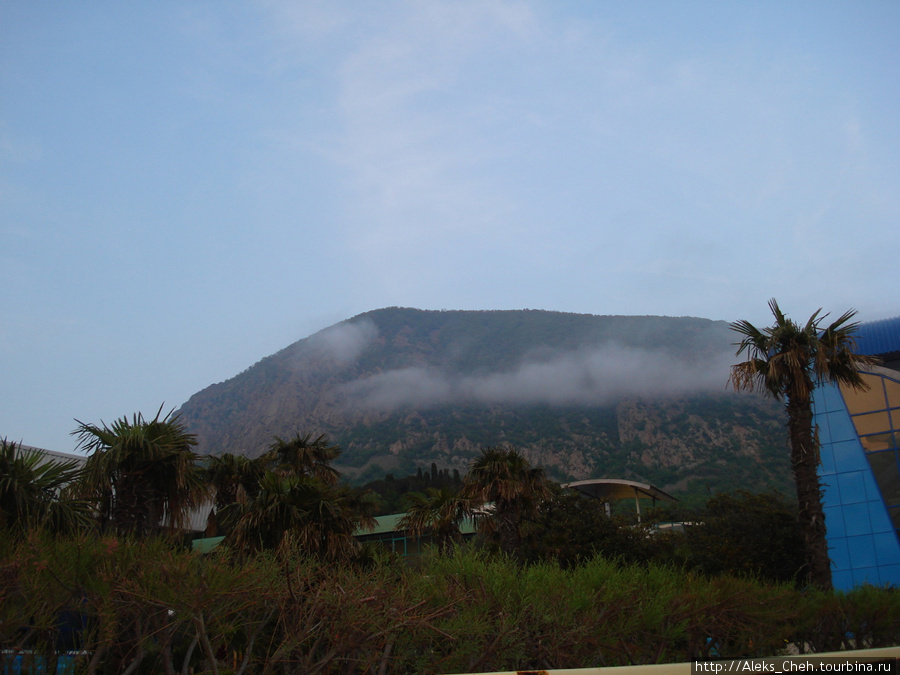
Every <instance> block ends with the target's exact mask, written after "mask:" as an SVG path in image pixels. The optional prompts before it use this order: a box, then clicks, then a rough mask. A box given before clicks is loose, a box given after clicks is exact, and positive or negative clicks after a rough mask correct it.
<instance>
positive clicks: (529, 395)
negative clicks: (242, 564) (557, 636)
mask: <svg viewBox="0 0 900 675" xmlns="http://www.w3.org/2000/svg"><path fill="white" fill-rule="evenodd" d="M731 335H732V334H731V331H730V330H729V328H728V324H727V323H726V322H724V321H714V320H711V319H702V318H697V317H658V316H629V315H626V316H609V315H591V314H573V313H566V312H553V311H549V310H484V311H469V310H419V309H415V308H401V307H389V308H383V309H379V310H372V311H369V312H365V313H362V314H358V315H356V316H354V317H352V318H350V319H347V320H345V321H342V322H339V323H337V324H334V325H333V326H330V327H328V328H325V329H323V330H322V331H318V332H317V333H314V334H312V335H310V336H308V337H306V338H302V339H300V340H298V341H296V342H294V343H292V344H291V345H288V346H287V347H285V348H284V349H282V350H279V351H278V352H275V353H274V354H271V355H269V356H267V357H264V358H263V359H261V360H260V361H258V362H257V363H255V364H254V365H252V366H250V367H249V368H247V369H246V370H244V371H243V372H241V373H239V374H238V375H236V376H234V377H232V378H229V379H228V380H225V381H223V382H220V383H217V384H213V385H210V386H209V387H206V388H204V389H203V390H201V391H200V392H197V393H196V394H195V395H194V396H192V397H191V398H190V399H189V400H188V401H187V402H186V403H185V404H184V405H183V406H182V408H181V411H180V412H181V414H182V419H183V420H184V421H185V423H186V424H187V426H188V428H189V429H190V430H191V431H192V432H193V433H196V434H197V436H198V439H199V441H200V444H199V446H198V449H199V451H200V452H202V453H212V454H218V453H221V452H234V453H242V454H247V455H249V456H256V455H258V454H260V453H261V452H262V451H263V450H264V449H265V447H266V446H267V445H268V444H269V443H270V442H271V439H272V437H273V436H282V437H284V436H290V435H293V434H294V433H297V432H302V433H314V434H319V433H324V434H327V435H328V436H329V437H330V438H331V439H332V440H333V441H334V442H336V443H337V444H339V445H340V446H341V447H342V448H343V449H344V454H343V455H342V457H341V458H340V465H339V468H341V470H342V471H344V473H345V474H346V475H347V476H348V477H350V478H352V479H356V480H362V479H364V478H372V477H381V476H383V475H384V473H386V472H388V471H395V472H402V471H412V472H414V471H415V469H416V467H419V466H424V467H425V468H427V467H429V466H430V464H431V463H432V462H435V463H437V464H438V466H440V467H441V468H457V469H460V470H464V469H465V468H466V466H467V464H468V461H470V459H471V457H472V456H473V455H474V454H475V453H477V451H478V448H479V447H481V446H484V445H494V444H500V443H510V444H514V445H516V446H517V447H519V448H520V450H522V451H523V453H524V454H525V455H526V456H528V457H529V459H531V460H532V461H534V462H536V463H538V464H541V465H543V466H545V467H546V468H547V469H548V471H549V472H550V473H551V474H552V475H554V476H555V477H557V478H559V479H580V478H588V477H597V474H598V473H604V474H608V473H609V472H615V473H616V474H617V475H615V476H607V477H626V478H639V479H647V480H650V479H652V480H655V481H656V482H658V483H660V484H664V485H668V486H672V485H679V484H687V483H691V481H694V482H695V483H696V482H697V481H701V482H703V481H706V482H710V481H712V483H714V484H715V485H717V486H724V485H727V484H731V483H734V482H736V481H739V482H742V483H743V484H747V485H751V486H756V487H758V488H759V489H765V488H767V487H772V488H775V489H779V490H786V489H787V488H788V487H789V482H790V479H789V471H787V464H786V454H785V453H784V452H783V449H784V445H783V444H784V436H785V432H784V426H783V423H782V421H781V419H780V416H779V413H780V409H779V408H778V406H777V405H775V404H774V403H773V402H772V401H769V400H766V399H761V398H759V397H755V396H748V395H740V396H739V395H736V394H734V393H731V392H729V391H727V390H726V387H725V385H726V382H727V373H728V365H729V364H730V362H731V361H733V358H734V348H733V346H732V337H731ZM723 461H724V464H723ZM729 466H733V467H738V469H739V470H737V469H736V474H735V476H729V475H728V473H729V472H728V468H729Z"/></svg>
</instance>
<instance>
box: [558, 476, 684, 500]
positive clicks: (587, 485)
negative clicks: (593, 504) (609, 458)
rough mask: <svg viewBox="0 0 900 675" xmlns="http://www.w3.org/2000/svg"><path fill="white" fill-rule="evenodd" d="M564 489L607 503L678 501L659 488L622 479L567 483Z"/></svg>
mask: <svg viewBox="0 0 900 675" xmlns="http://www.w3.org/2000/svg"><path fill="white" fill-rule="evenodd" d="M563 487H570V488H574V489H576V490H578V491H579V492H582V493H584V494H586V495H588V496H590V497H594V498H596V499H602V500H605V501H613V500H618V499H635V498H636V499H659V500H661V501H665V502H677V501H678V500H677V499H676V498H675V497H673V496H672V495H670V494H669V493H668V492H663V491H662V490H660V489H659V488H658V487H654V486H652V485H648V484H647V483H638V482H637V481H633V480H624V479H621V478H591V479H589V480H579V481H575V482H574V483H567V484H566V485H564V486H563Z"/></svg>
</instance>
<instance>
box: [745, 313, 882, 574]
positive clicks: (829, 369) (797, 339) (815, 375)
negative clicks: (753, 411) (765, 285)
mask: <svg viewBox="0 0 900 675" xmlns="http://www.w3.org/2000/svg"><path fill="white" fill-rule="evenodd" d="M769 308H770V309H771V310H772V314H773V315H774V317H775V323H774V324H773V325H772V326H769V327H767V328H763V329H759V328H756V327H755V326H754V325H753V324H751V323H750V322H748V321H743V320H741V321H735V322H734V323H732V324H730V327H731V329H732V330H734V331H735V332H737V333H738V334H740V335H741V336H742V338H741V341H740V342H738V343H735V346H737V347H738V350H737V355H738V356H741V355H742V354H746V356H747V360H746V361H744V362H742V363H738V364H736V365H734V366H732V369H731V377H730V381H731V383H732V385H733V386H734V388H735V389H736V390H739V391H740V390H745V391H762V392H764V393H767V394H769V395H771V396H773V397H775V398H776V399H777V400H779V401H783V402H784V404H785V409H786V411H787V416H788V435H789V438H790V446H791V468H792V470H793V473H794V482H795V483H796V486H797V504H798V522H799V524H800V529H801V531H802V532H803V541H804V546H805V551H806V561H807V564H808V566H809V577H810V581H811V582H812V583H813V584H815V585H816V586H818V587H820V588H822V589H830V588H832V584H831V563H830V560H829V558H828V544H827V542H826V539H825V516H824V512H823V510H822V487H821V484H820V483H819V476H818V466H819V441H818V436H817V434H816V433H815V430H814V429H813V413H812V393H813V390H814V389H815V387H816V386H817V385H819V384H824V383H833V384H845V385H849V386H851V387H853V388H856V389H865V387H866V385H865V383H864V382H863V379H862V377H861V376H860V374H859V370H860V368H863V367H866V366H870V365H874V364H875V363H877V360H876V359H873V358H871V357H868V356H863V355H860V354H857V353H855V351H854V347H855V343H854V340H853V333H854V332H855V330H856V328H857V327H858V326H859V323H858V322H852V321H851V319H852V318H853V317H854V316H855V315H856V312H855V311H854V310H850V311H847V312H845V313H844V314H842V315H841V316H840V317H839V318H838V319H837V320H836V321H834V322H833V323H831V324H829V325H828V326H826V327H825V328H822V322H823V321H824V320H825V318H826V317H827V316H828V315H827V314H824V315H822V314H821V312H822V310H821V309H819V310H817V311H816V312H815V313H814V314H813V315H812V316H811V317H810V318H809V320H808V321H807V322H806V324H804V325H802V326H801V325H800V324H798V323H796V322H794V321H793V320H791V319H789V318H787V317H786V316H785V315H784V313H782V311H781V309H780V308H779V307H778V303H777V302H776V301H775V299H774V298H773V299H772V300H770V301H769Z"/></svg>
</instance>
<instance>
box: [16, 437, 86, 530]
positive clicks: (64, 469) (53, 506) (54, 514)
mask: <svg viewBox="0 0 900 675" xmlns="http://www.w3.org/2000/svg"><path fill="white" fill-rule="evenodd" d="M80 473H81V472H80V470H79V468H78V462H77V461H74V460H72V461H59V460H54V459H52V458H50V457H47V456H45V455H43V453H41V452H37V451H30V450H23V449H22V448H21V447H20V446H19V445H18V444H16V443H13V442H9V441H7V440H6V439H5V438H3V439H0V527H5V528H8V531H15V532H18V533H21V532H24V531H25V530H27V529H29V528H32V527H47V528H50V529H51V530H53V531H56V532H66V531H70V530H72V529H74V528H76V527H85V526H87V525H88V524H89V523H90V522H91V518H90V508H89V506H90V505H89V504H88V503H87V502H86V501H83V500H78V499H73V498H72V497H71V496H69V495H67V494H66V493H65V491H66V488H67V487H69V486H70V485H71V484H72V483H73V482H74V481H76V480H77V479H78V477H79V474H80Z"/></svg>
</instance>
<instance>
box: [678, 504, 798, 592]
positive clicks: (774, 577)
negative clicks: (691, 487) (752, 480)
mask: <svg viewBox="0 0 900 675" xmlns="http://www.w3.org/2000/svg"><path fill="white" fill-rule="evenodd" d="M685 537H686V540H687V551H688V555H687V558H688V559H687V563H688V564H689V565H690V566H691V567H694V568H697V569H699V570H702V571H703V572H706V573H707V574H734V575H746V574H750V575H753V576H755V577H758V578H762V579H767V580H770V581H774V582H778V583H797V582H802V583H805V580H806V574H805V572H806V571H808V570H806V569H804V568H805V556H804V552H803V546H802V545H801V543H802V541H803V537H802V535H801V533H800V526H799V524H798V522H797V508H796V506H794V505H792V504H790V503H789V502H788V501H787V500H786V499H785V498H784V497H783V496H782V495H780V494H778V493H777V492H772V493H769V494H753V493H750V492H745V491H743V490H737V491H735V492H721V493H719V494H717V495H715V496H714V497H711V498H710V499H709V501H707V503H706V507H705V509H704V511H703V513H702V515H700V516H699V518H698V522H695V523H693V524H691V525H689V526H688V527H687V528H686V529H685Z"/></svg>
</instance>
